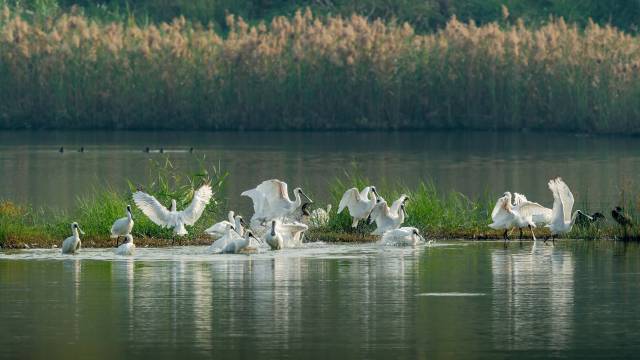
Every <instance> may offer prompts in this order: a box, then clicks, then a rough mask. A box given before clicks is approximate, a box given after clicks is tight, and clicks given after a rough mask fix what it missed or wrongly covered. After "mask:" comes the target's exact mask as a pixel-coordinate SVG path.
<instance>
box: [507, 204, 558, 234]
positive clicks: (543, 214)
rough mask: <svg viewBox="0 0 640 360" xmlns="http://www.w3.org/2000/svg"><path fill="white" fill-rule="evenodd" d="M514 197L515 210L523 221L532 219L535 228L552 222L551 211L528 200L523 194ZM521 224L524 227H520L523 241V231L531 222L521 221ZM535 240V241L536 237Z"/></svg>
mask: <svg viewBox="0 0 640 360" xmlns="http://www.w3.org/2000/svg"><path fill="white" fill-rule="evenodd" d="M513 195H514V201H513V204H514V205H513V210H514V211H515V212H516V213H517V214H518V215H520V217H522V218H523V219H529V218H531V221H532V222H533V223H534V224H535V226H534V227H536V226H545V225H547V224H549V222H551V209H549V208H546V207H544V206H542V205H540V204H538V203H536V202H533V201H529V200H527V197H526V196H524V195H522V194H518V193H514V194H513ZM519 224H520V225H522V227H519V230H520V239H522V229H523V228H524V227H529V221H526V220H525V221H522V220H521V221H519ZM517 225H518V224H516V226H517ZM531 234H533V230H531ZM533 238H534V239H535V236H534V237H533Z"/></svg>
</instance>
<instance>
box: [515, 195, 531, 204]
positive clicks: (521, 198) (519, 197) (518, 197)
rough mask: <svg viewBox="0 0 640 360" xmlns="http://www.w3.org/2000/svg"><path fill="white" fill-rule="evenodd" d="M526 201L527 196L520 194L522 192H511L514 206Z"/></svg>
mask: <svg viewBox="0 0 640 360" xmlns="http://www.w3.org/2000/svg"><path fill="white" fill-rule="evenodd" d="M528 201H529V200H527V197H526V196H524V195H522V194H519V193H514V194H513V203H514V205H515V206H518V205H520V204H523V203H526V202H528Z"/></svg>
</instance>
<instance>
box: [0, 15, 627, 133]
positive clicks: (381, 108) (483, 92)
mask: <svg viewBox="0 0 640 360" xmlns="http://www.w3.org/2000/svg"><path fill="white" fill-rule="evenodd" d="M227 26H228V29H229V30H228V32H226V33H225V34H222V33H219V32H217V31H216V30H214V29H213V28H207V27H204V26H201V25H198V24H193V23H189V22H187V21H186V20H185V18H176V19H174V20H173V21H172V22H170V23H161V24H153V23H151V24H145V25H140V24H137V23H136V22H129V21H124V20H122V21H114V22H98V21H95V20H94V19H92V18H90V17H86V16H84V15H82V14H78V13H73V12H69V13H62V15H59V16H55V17H47V18H43V19H39V20H38V19H35V20H33V21H27V20H25V19H24V18H23V16H22V15H21V14H20V13H17V12H16V11H15V10H11V9H10V8H9V7H6V6H5V7H4V9H3V10H2V11H1V14H0V91H1V92H2V93H3V94H5V96H3V97H2V98H0V128H2V129H158V130H161V129H165V130H170V129H178V128H179V129H182V130H184V129H192V130H204V129H207V130H282V129H299V130H316V129H317V130H332V129H333V130H347V129H479V130H495V129H503V130H522V129H530V130H557V131H574V132H575V131H578V132H586V133H607V134H608V133H625V134H640V123H638V121H637V119H638V117H639V115H640V102H638V101H636V100H637V98H638V95H640V81H639V80H640V37H639V36H634V35H629V34H628V33H625V32H623V31H620V30H618V29H616V28H614V27H611V26H601V25H597V24H595V23H589V24H588V25H586V27H584V28H583V27H580V26H578V25H576V24H571V23H566V22H565V21H564V20H563V19H561V18H560V19H551V20H549V21H548V22H547V23H545V24H542V25H540V26H536V27H529V26H527V25H526V24H525V23H524V22H522V21H514V22H507V23H504V24H503V23H497V22H494V23H487V24H483V25H476V24H475V23H473V22H466V23H465V22H461V21H459V20H457V19H456V18H452V19H451V20H450V21H449V22H448V23H447V24H446V26H445V27H444V28H442V29H441V30H439V31H437V32H435V33H428V34H419V33H416V31H415V29H414V28H413V27H412V26H411V25H409V24H408V23H397V22H393V21H388V22H384V21H381V20H375V21H369V20H368V19H367V18H365V17H362V16H358V15H353V16H350V17H341V16H336V17H317V16H315V15H314V14H312V13H311V12H310V11H298V12H296V13H295V15H294V16H292V17H274V18H273V20H272V21H271V22H270V23H258V24H255V25H249V24H248V23H247V22H245V21H244V20H243V19H242V18H238V17H234V16H233V15H229V16H228V17H227Z"/></svg>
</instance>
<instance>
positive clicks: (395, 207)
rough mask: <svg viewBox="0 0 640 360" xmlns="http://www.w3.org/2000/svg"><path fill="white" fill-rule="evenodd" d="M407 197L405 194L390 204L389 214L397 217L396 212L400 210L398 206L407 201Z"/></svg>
mask: <svg viewBox="0 0 640 360" xmlns="http://www.w3.org/2000/svg"><path fill="white" fill-rule="evenodd" d="M407 198H408V196H407V195H405V194H402V195H400V197H399V198H398V200H396V201H394V202H393V203H392V204H391V213H392V214H394V215H398V214H399V213H398V211H399V210H400V206H401V205H402V204H403V203H404V202H405V201H406V200H407Z"/></svg>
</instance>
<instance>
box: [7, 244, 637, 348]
mask: <svg viewBox="0 0 640 360" xmlns="http://www.w3.org/2000/svg"><path fill="white" fill-rule="evenodd" d="M638 304H640V249H639V248H638V246H635V245H628V246H624V245H622V244H614V243H610V242H581V241H570V240H566V241H562V242H559V243H558V244H556V246H555V247H554V246H545V245H542V244H541V243H539V244H537V245H536V246H535V247H534V246H532V244H531V243H524V244H523V245H522V246H519V245H518V244H517V243H516V242H514V243H512V244H511V246H510V247H509V248H508V249H505V248H504V247H503V246H502V244H500V243H467V242H457V243H438V244H437V245H436V246H432V247H426V246H423V247H419V248H415V249H414V248H380V247H378V246H376V245H352V246H346V245H325V244H308V245H305V247H304V248H301V249H289V250H284V251H281V252H269V253H265V254H258V255H252V256H245V255H208V254H207V253H206V250H205V248H204V247H203V248H200V247H184V248H172V249H139V251H138V253H137V254H136V256H135V257H134V258H132V259H126V258H119V257H116V256H115V255H113V254H112V250H93V249H84V250H83V251H82V253H81V254H79V255H76V256H65V257H63V256H62V255H59V253H58V250H23V251H19V252H0V357H3V358H49V359H52V358H104V359H107V358H110V359H114V358H125V357H127V358H133V357H136V358H140V357H146V358H176V357H181V358H210V357H211V356H213V357H215V358H232V357H245V358H249V357H251V358H331V357H333V358H336V359H337V358H347V357H355V358H379V359H390V358H491V359H495V358H514V357H518V358H536V357H561V358H565V357H574V358H585V357H605V358H612V357H624V356H635V355H637V353H638V351H640V337H638V332H639V331H640V311H638V306H639V305H638Z"/></svg>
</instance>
